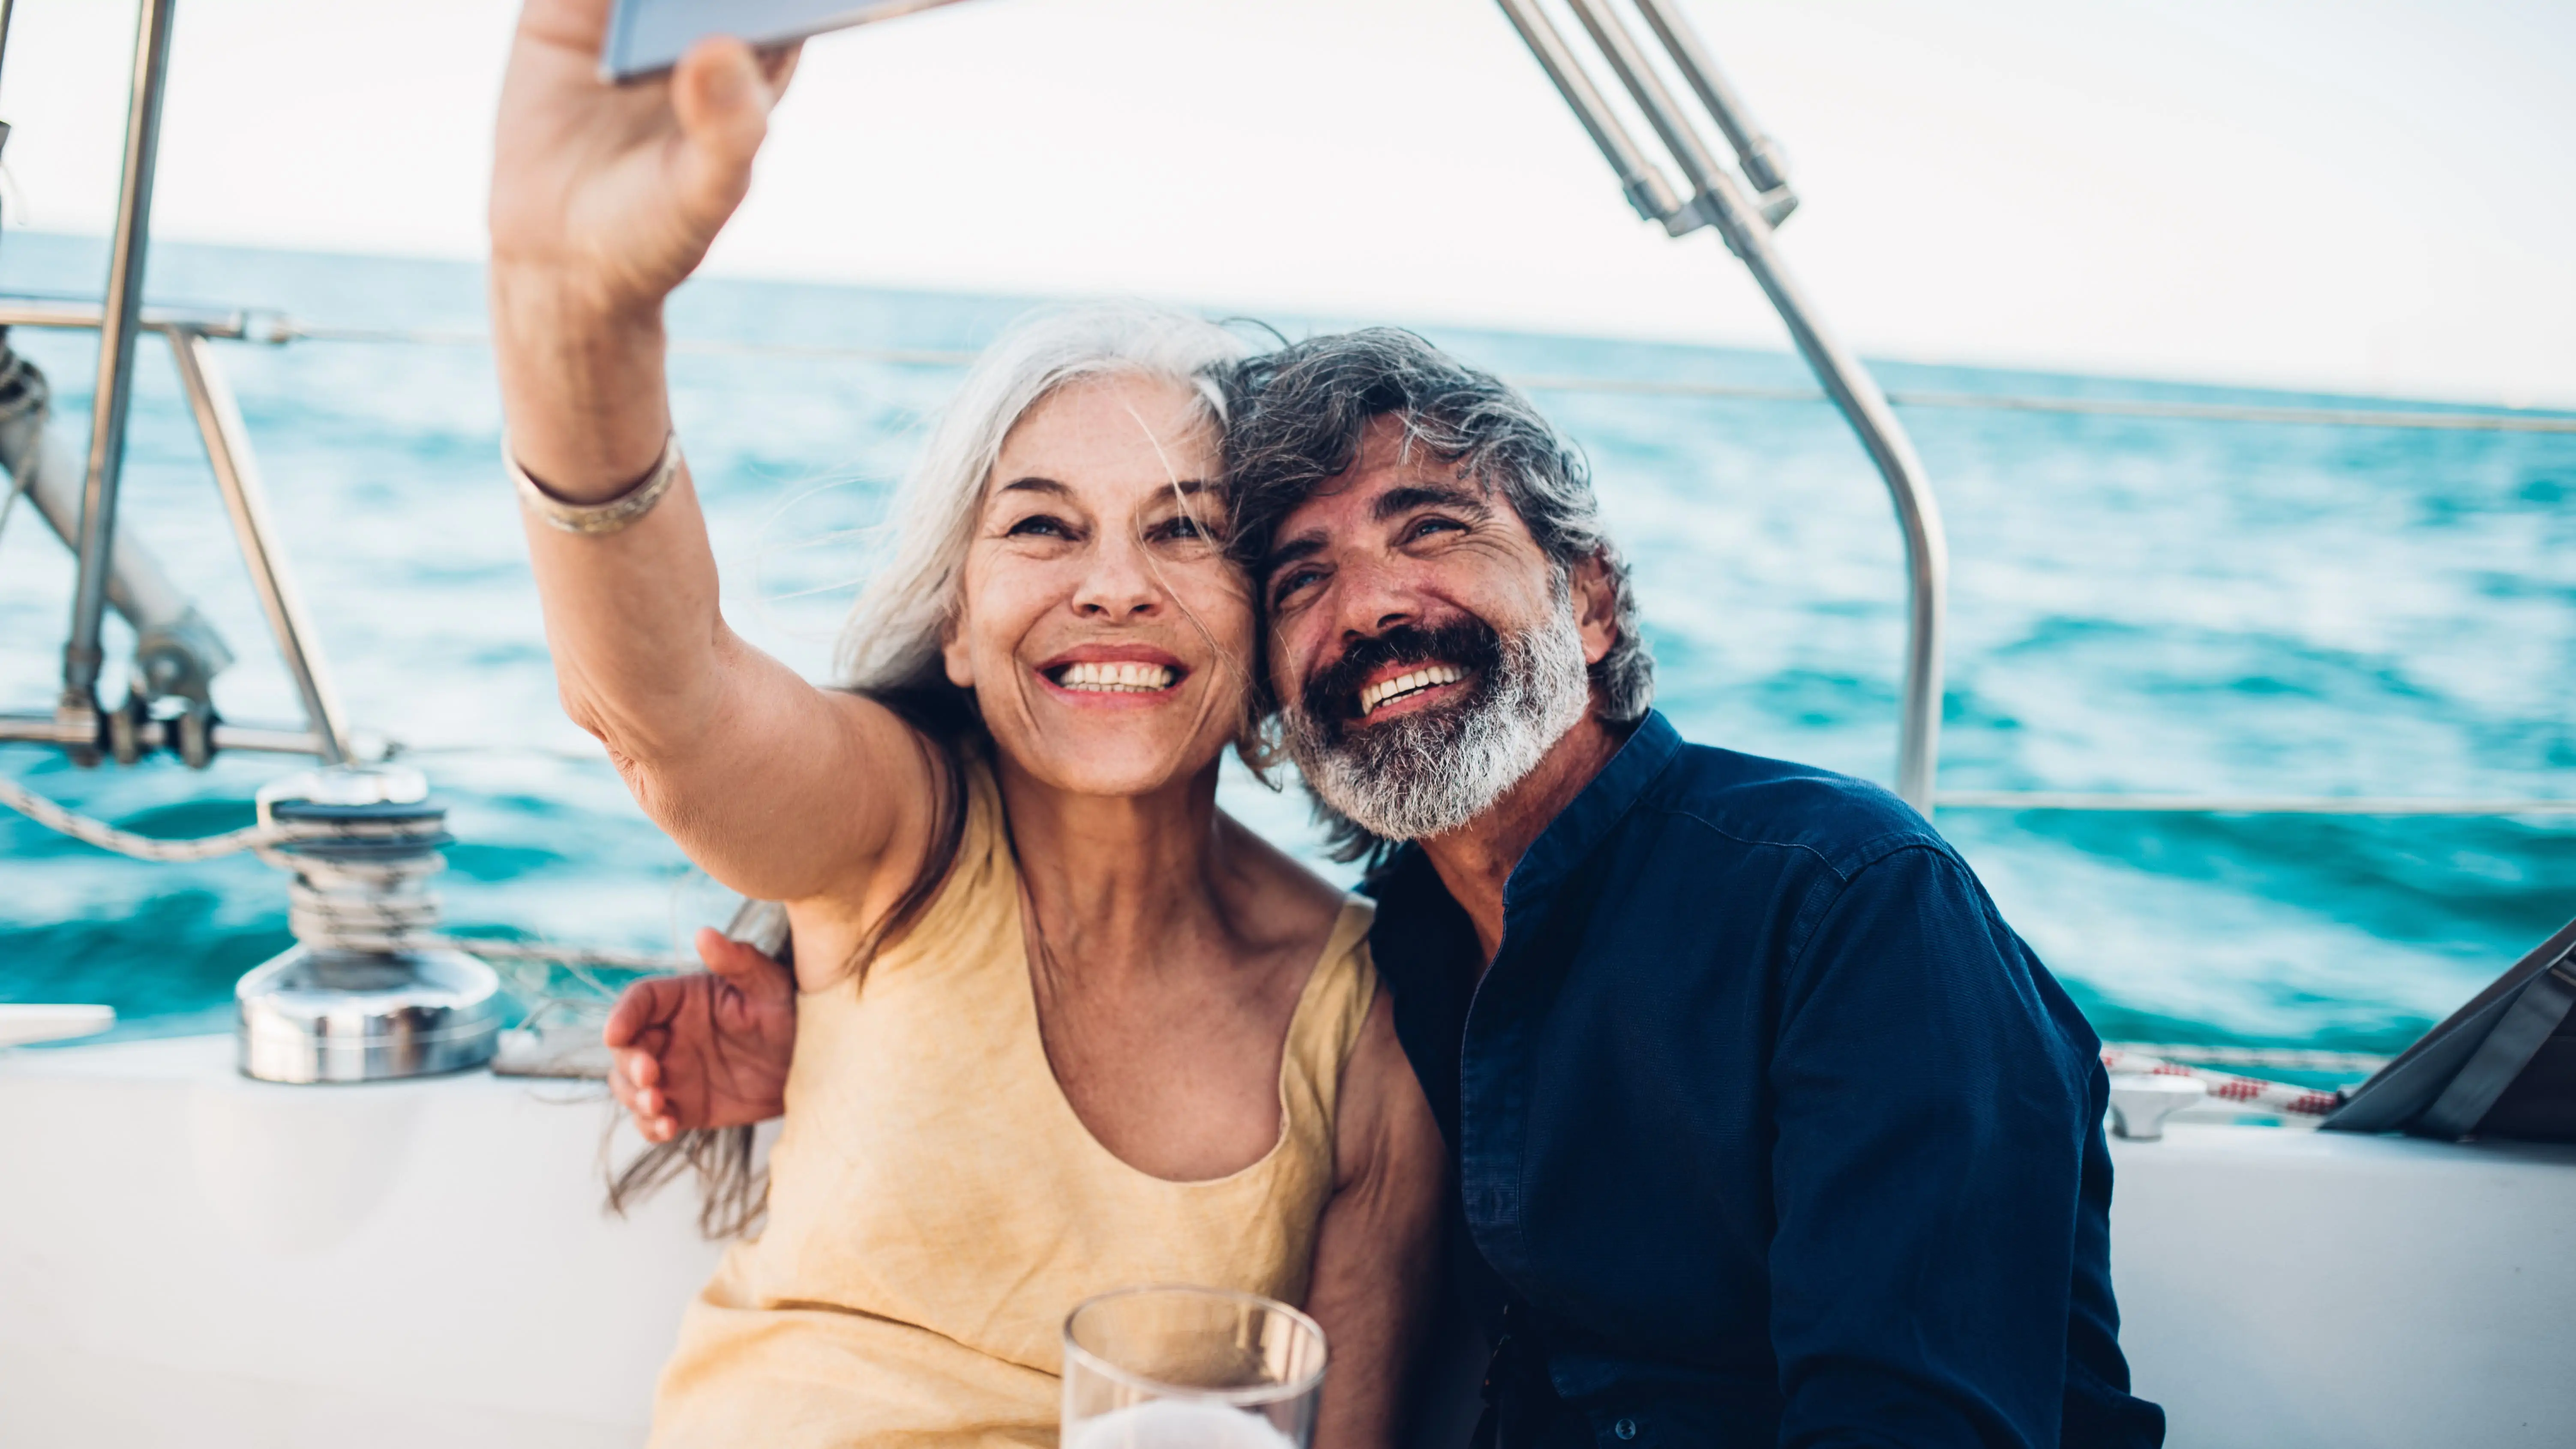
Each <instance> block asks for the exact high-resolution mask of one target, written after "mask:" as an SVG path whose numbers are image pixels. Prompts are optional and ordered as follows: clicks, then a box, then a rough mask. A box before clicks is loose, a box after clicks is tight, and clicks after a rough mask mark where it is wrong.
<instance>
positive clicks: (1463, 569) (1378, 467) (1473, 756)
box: [1260, 417, 1615, 838]
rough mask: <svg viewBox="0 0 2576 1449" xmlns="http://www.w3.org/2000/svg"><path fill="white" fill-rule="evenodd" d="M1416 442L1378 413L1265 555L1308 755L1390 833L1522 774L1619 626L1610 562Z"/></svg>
mask: <svg viewBox="0 0 2576 1449" xmlns="http://www.w3.org/2000/svg"><path fill="white" fill-rule="evenodd" d="M1408 441H1409V440H1408V438H1407V436H1406V433H1405V429H1404V426H1403V423H1402V422H1401V420H1400V419H1397V418H1394V417H1382V418H1379V419H1377V420H1376V421H1374V422H1372V423H1371V424H1369V426H1368V429H1367V431H1366V432H1365V433H1364V434H1363V435H1362V437H1361V441H1360V447H1359V450H1358V454H1357V457H1356V458H1355V460H1354V461H1353V463H1352V465H1351V467H1350V469H1349V470H1348V471H1347V472H1345V473H1343V474H1342V475H1341V476H1339V477H1337V478H1335V479H1333V480H1332V481H1330V482H1328V483H1326V484H1325V485H1323V486H1322V487H1320V488H1318V489H1317V490H1316V491H1315V492H1314V493H1313V494H1312V495H1311V496H1309V497H1308V498H1307V499H1306V500H1305V501H1304V502H1303V503H1302V504H1300V505H1299V506H1298V507H1297V508H1296V510H1295V511H1293V512H1291V513H1290V514H1289V515H1288V516H1287V517H1286V518H1284V519H1283V520H1281V522H1280V525H1279V527H1278V528H1277V530H1276V531H1275V533H1274V534H1273V535H1272V537H1273V540H1274V542H1273V543H1272V545H1271V548H1270V550H1269V552H1268V554H1267V555H1266V556H1265V557H1264V558H1263V560H1262V562H1261V568H1260V578H1261V600H1262V603H1263V605H1264V607H1266V608H1267V609H1268V610H1269V614H1270V657H1269V660H1268V664H1269V668H1270V671H1271V680H1272V684H1273V687H1274V688H1275V690H1276V691H1277V694H1278V698H1279V699H1280V701H1281V704H1282V707H1283V711H1284V713H1285V716H1286V719H1287V724H1288V736H1289V745H1290V748H1291V750H1292V751H1293V753H1294V754H1295V755H1296V758H1297V763H1298V766H1299V768H1300V769H1301V770H1303V771H1304V772H1305V774H1306V778H1307V781H1308V783H1309V784H1311V785H1312V786H1314V788H1315V789H1316V791H1317V793H1319V794H1321V795H1322V796H1323V797H1324V799H1325V801H1326V803H1328V804H1330V805H1332V806H1333V807H1334V808H1335V809H1337V810H1340V811H1341V812H1342V813H1344V814H1346V815H1349V816H1350V817H1352V818H1353V819H1354V820H1357V821H1358V822H1359V823H1360V824H1362V825H1364V826H1366V827H1368V828H1369V829H1370V830H1371V831H1372V832H1374V833H1376V834H1379V835H1382V836H1388V837H1391V838H1413V837H1417V836H1422V835H1434V834H1440V833H1444V832H1445V831H1447V830H1451V829H1455V828H1457V827H1458V826H1459V825H1462V824H1464V823H1465V821H1466V818H1467V817H1469V816H1472V815H1474V814H1476V813H1478V812H1480V811H1481V810H1483V809H1484V808H1485V806H1487V805H1489V804H1490V803H1491V802H1492V801H1493V800H1494V799H1495V798H1496V797H1497V796H1499V795H1500V794H1501V793H1502V792H1503V791H1504V790H1506V789H1508V788H1510V787H1511V786H1512V785H1513V784H1515V783H1517V782H1518V781H1519V780H1520V779H1521V777H1523V776H1524V775H1526V774H1527V773H1528V772H1529V770H1530V769H1531V768H1532V767H1534V766H1535V765H1536V763H1537V761H1538V759H1539V758H1540V757H1541V756H1543V755H1544V754H1545V752H1546V750H1547V748H1548V746H1550V745H1552V744H1554V743H1555V742H1556V740H1557V739H1558V738H1559V737H1561V736H1562V735H1563V734H1564V733H1565V732H1566V731H1567V730H1569V729H1571V728H1573V726H1574V725H1575V724H1576V723H1578V722H1580V721H1581V719H1582V718H1583V715H1584V712H1585V710H1586V708H1588V706H1589V704H1590V692H1589V688H1588V683H1587V680H1586V676H1585V670H1586V669H1587V667H1588V666H1589V665H1591V664H1592V663H1594V662H1597V661H1598V660H1600V659H1601V657H1602V656H1603V655H1604V654H1606V653H1607V652H1608V651H1609V649H1610V646H1611V643H1612V642H1613V639H1614V637H1615V630H1614V627H1613V626H1612V624H1611V623H1610V618H1611V610H1610V601H1609V597H1608V588H1607V584H1606V580H1605V579H1604V577H1603V575H1602V572H1601V570H1600V568H1599V567H1598V566H1597V565H1595V564H1588V563H1587V564H1584V565H1578V566H1577V567H1576V568H1574V569H1572V570H1570V571H1567V570H1561V569H1559V568H1558V567H1557V565H1556V564H1555V563H1554V562H1553V561H1552V560H1550V559H1549V557H1548V556H1547V554H1546V552H1545V551H1544V550H1542V549H1541V548H1540V547H1539V544H1538V541H1537V540H1536V539H1535V538H1533V537H1532V536H1531V535H1530V531H1529V528H1528V526H1527V525H1526V524H1525V523H1524V522H1522V520H1521V517H1520V515H1519V513H1517V512H1516V511H1515V510H1514V509H1513V508H1512V506H1511V504H1510V502H1509V500H1507V499H1506V498H1505V497H1504V496H1503V495H1502V494H1501V493H1499V492H1497V491H1495V490H1493V489H1490V488H1488V487H1486V486H1484V484H1482V483H1481V482H1480V481H1478V480H1475V479H1472V478H1461V477H1459V476H1458V469H1457V467H1456V465H1455V464H1453V463H1450V462H1448V461H1447V460H1445V459H1443V458H1441V457H1439V456H1437V455H1436V454H1433V453H1431V452H1430V451H1429V450H1427V449H1424V448H1422V447H1420V446H1418V445H1413V446H1408Z"/></svg>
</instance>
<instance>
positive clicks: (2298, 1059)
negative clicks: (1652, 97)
mask: <svg viewBox="0 0 2576 1449" xmlns="http://www.w3.org/2000/svg"><path fill="white" fill-rule="evenodd" d="M2103 1045H2104V1046H2106V1047H2111V1048H2114V1049H2116V1050H2119V1051H2123V1052H2127V1053H2129V1054H2131V1055H2133V1056H2147V1057H2166V1058H2171V1059H2175V1060H2179V1061H2185V1062H2207V1063H2209V1064H2211V1065H2213V1066H2221V1067H2270V1068H2272V1069H2274V1070H2276V1071H2294V1072H2355V1073H2360V1074H2363V1075H2367V1074H2369V1073H2371V1072H2375V1071H2378V1070H2379V1069H2380V1068H2381V1067H2384V1066H2386V1065H2388V1064H2389V1063H2390V1062H2391V1061H2393V1060H2395V1058H2393V1057H2383V1056H2373V1055H2372V1054H2370V1053H2368V1052H2338V1051H2321V1050H2318V1049H2316V1048H2313V1047H2262V1046H2215V1045H2210V1046H2201V1045H2192V1044H2188V1043H2182V1042H2151V1041H2112V1042H2104V1043H2103Z"/></svg>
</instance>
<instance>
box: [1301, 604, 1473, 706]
mask: <svg viewBox="0 0 2576 1449" xmlns="http://www.w3.org/2000/svg"><path fill="white" fill-rule="evenodd" d="M1502 662H1503V637H1502V635H1500V634H1498V633H1496V632H1495V631H1494V628H1493V626H1492V625H1490V624H1487V623H1486V622H1485V621H1484V620H1482V619H1479V618H1477V617H1475V616H1474V615H1472V614H1462V615H1460V616H1459V617H1457V618H1456V619H1453V620H1450V621H1449V622H1447V623H1444V624H1435V625H1429V626H1425V625H1421V624H1398V625H1396V626H1395V627H1394V628H1392V629H1389V630H1387V631H1386V632H1385V633H1383V634H1372V635H1370V636H1369V637H1368V638H1365V639H1361V640H1357V641H1355V642H1354V643H1352V644H1351V646H1350V647H1349V648H1347V649H1344V650H1343V651H1342V657H1341V658H1339V659H1336V660H1334V661H1333V662H1332V663H1330V664H1327V665H1325V666H1324V667H1323V668H1321V669H1318V670H1316V671H1315V672H1314V673H1313V674H1311V675H1309V676H1307V678H1306V686H1305V688H1304V689H1303V690H1301V691H1299V693H1298V698H1297V702H1298V707H1299V708H1300V709H1301V710H1302V711H1303V712H1304V714H1305V716H1306V718H1307V719H1309V720H1311V721H1313V722H1314V723H1316V724H1318V725H1321V726H1323V727H1324V728H1325V729H1326V730H1328V731H1330V732H1333V733H1336V734H1338V733H1339V732H1340V727H1341V726H1342V725H1344V724H1346V723H1348V722H1350V721H1352V720H1356V719H1358V718H1359V713H1360V686H1361V685H1362V684H1363V683H1365V682H1366V681H1367V679H1368V677H1369V675H1370V674H1372V673H1374V672H1376V671H1377V670H1379V669H1383V668H1385V667H1386V666H1387V665H1390V664H1454V665H1456V666H1458V667H1459V668H1461V669H1464V670H1467V671H1469V672H1470V673H1471V674H1473V675H1475V676H1476V677H1477V679H1478V681H1479V682H1480V683H1481V682H1482V681H1483V680H1486V679H1490V678H1492V677H1493V671H1494V668H1495V666H1497V665H1499V664H1501V663H1502Z"/></svg>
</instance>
